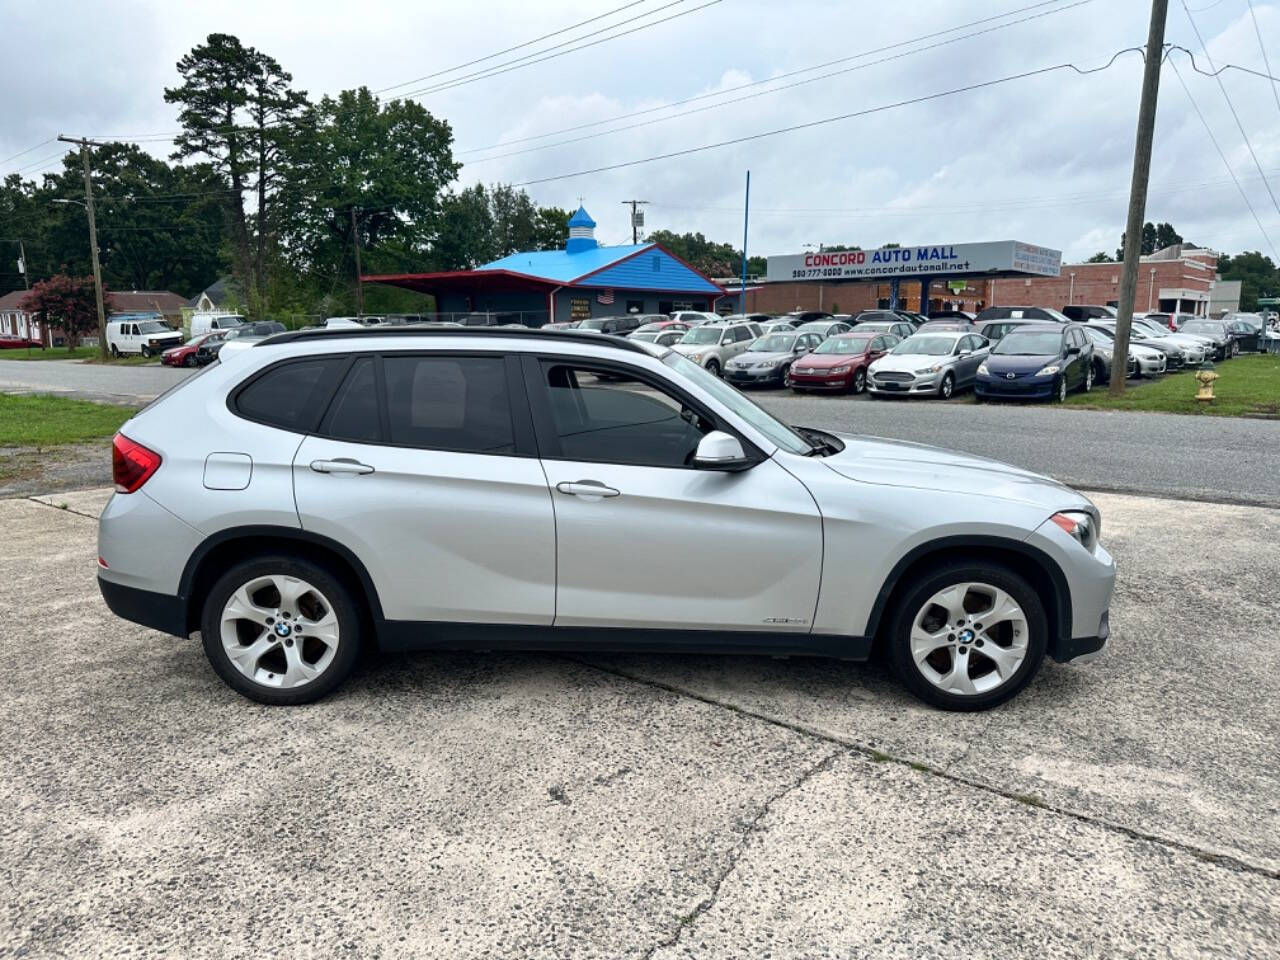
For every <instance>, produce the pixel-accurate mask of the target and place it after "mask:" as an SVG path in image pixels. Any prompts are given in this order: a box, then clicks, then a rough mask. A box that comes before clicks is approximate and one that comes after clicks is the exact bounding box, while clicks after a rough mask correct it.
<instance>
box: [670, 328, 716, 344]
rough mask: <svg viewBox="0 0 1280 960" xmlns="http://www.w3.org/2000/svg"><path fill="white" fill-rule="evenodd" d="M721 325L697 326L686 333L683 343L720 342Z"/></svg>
mask: <svg viewBox="0 0 1280 960" xmlns="http://www.w3.org/2000/svg"><path fill="white" fill-rule="evenodd" d="M720 330H721V328H720V327H696V328H694V329H693V330H690V331H689V332H688V333H686V334H685V335H684V337H683V339H681V341H680V342H681V343H719V342H720Z"/></svg>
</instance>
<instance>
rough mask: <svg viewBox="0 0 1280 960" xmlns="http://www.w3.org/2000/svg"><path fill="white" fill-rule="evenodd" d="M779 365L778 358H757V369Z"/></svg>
mask: <svg viewBox="0 0 1280 960" xmlns="http://www.w3.org/2000/svg"><path fill="white" fill-rule="evenodd" d="M777 365H778V361H777V360H757V361H756V369H757V370H768V369H770V368H772V367H776V366H777Z"/></svg>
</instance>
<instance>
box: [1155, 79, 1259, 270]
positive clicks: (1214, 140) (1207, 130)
mask: <svg viewBox="0 0 1280 960" xmlns="http://www.w3.org/2000/svg"><path fill="white" fill-rule="evenodd" d="M1168 63H1169V66H1171V67H1172V68H1173V75H1174V76H1175V77H1177V78H1178V83H1179V84H1180V85H1181V86H1182V92H1183V93H1185V94H1186V95H1187V99H1188V100H1189V101H1191V108H1192V109H1193V110H1195V112H1196V116H1197V117H1199V118H1200V123H1201V124H1203V125H1204V132H1205V133H1207V134H1208V135H1209V140H1210V141H1211V142H1212V143H1213V148H1214V149H1215V150H1217V151H1218V156H1219V157H1220V158H1221V159H1222V165H1223V166H1224V167H1226V168H1227V173H1228V174H1230V175H1231V179H1232V181H1233V182H1234V183H1235V185H1236V189H1237V190H1239V191H1240V199H1241V200H1243V201H1244V205H1245V206H1246V207H1248V208H1249V213H1251V214H1252V215H1253V222H1254V223H1256V224H1257V225H1258V231H1259V232H1260V233H1261V234H1262V235H1263V237H1265V238H1266V241H1267V246H1269V247H1270V248H1271V255H1272V256H1273V257H1275V256H1276V246H1275V244H1274V243H1272V242H1271V237H1270V236H1269V235H1268V234H1267V228H1266V227H1264V226H1263V225H1262V221H1261V220H1260V219H1259V218H1258V211H1257V210H1255V209H1254V208H1253V204H1252V203H1250V202H1249V195H1248V194H1247V193H1245V191H1244V187H1242V186H1241V185H1240V180H1239V178H1238V177H1236V172H1235V171H1234V170H1232V169H1231V164H1230V163H1229V162H1228V161H1227V155H1226V154H1225V153H1224V152H1223V150H1222V145H1221V144H1219V143H1218V138H1217V137H1215V136H1214V134H1213V128H1212V127H1210V126H1209V121H1208V120H1206V119H1205V118H1204V114H1203V113H1201V112H1200V105H1199V104H1198V103H1196V98H1195V97H1193V96H1192V95H1191V89H1190V88H1189V87H1188V86H1187V82H1186V81H1185V80H1183V79H1182V72H1181V71H1180V70H1179V69H1178V65H1177V64H1176V63H1174V62H1173V60H1169V61H1168ZM1263 179H1264V180H1265V179H1266V178H1265V177H1264V178H1263ZM1278 259H1280V258H1278Z"/></svg>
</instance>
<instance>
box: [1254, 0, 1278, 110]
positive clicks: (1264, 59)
mask: <svg viewBox="0 0 1280 960" xmlns="http://www.w3.org/2000/svg"><path fill="white" fill-rule="evenodd" d="M1249 16H1250V17H1251V18H1252V20H1253V33H1254V36H1256V37H1257V38H1258V49H1259V50H1261V51H1262V65H1263V66H1264V67H1266V68H1267V73H1270V72H1271V60H1270V58H1268V57H1267V45H1266V44H1265V43H1263V42H1262V31H1261V30H1260V29H1259V28H1258V15H1257V14H1256V13H1254V10H1253V0H1249ZM1271 93H1272V95H1273V96H1274V97H1275V98H1276V109H1277V110H1280V90H1278V89H1277V88H1276V80H1275V78H1274V77H1272V78H1271Z"/></svg>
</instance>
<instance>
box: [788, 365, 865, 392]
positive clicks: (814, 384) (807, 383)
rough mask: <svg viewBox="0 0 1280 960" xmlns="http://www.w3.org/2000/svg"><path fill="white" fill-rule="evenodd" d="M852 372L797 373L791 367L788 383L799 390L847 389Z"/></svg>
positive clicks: (850, 383)
mask: <svg viewBox="0 0 1280 960" xmlns="http://www.w3.org/2000/svg"><path fill="white" fill-rule="evenodd" d="M853 376H854V375H853V373H852V372H849V373H827V372H825V371H822V372H818V373H797V372H796V369H795V367H792V368H791V376H790V378H789V381H788V382H789V383H790V384H791V386H792V387H794V388H796V389H799V390H848V389H849V387H850V386H851V385H852V383H853Z"/></svg>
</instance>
